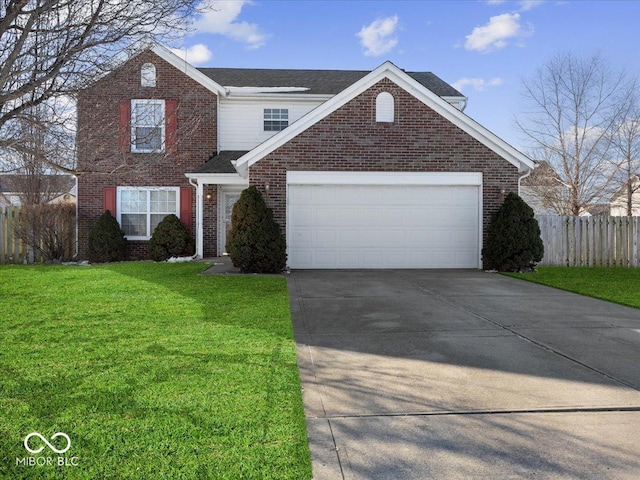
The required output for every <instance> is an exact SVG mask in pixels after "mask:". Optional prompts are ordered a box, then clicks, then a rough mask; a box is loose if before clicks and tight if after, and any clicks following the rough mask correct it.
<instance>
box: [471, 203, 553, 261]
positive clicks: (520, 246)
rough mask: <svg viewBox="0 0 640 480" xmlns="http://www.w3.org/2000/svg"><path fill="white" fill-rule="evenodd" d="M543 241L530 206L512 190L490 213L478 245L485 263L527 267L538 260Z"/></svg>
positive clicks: (541, 252) (540, 257)
mask: <svg viewBox="0 0 640 480" xmlns="http://www.w3.org/2000/svg"><path fill="white" fill-rule="evenodd" d="M543 255H544V244H543V243H542V239H541V238H540V226H539V225H538V221H537V220H536V219H535V218H534V217H533V210H532V209H531V207H530V206H529V205H527V204H526V202H525V201H524V200H522V199H521V198H520V197H519V196H518V195H516V194H515V193H509V194H508V195H507V197H506V198H505V199H504V202H503V203H502V205H501V207H500V209H499V210H498V211H497V212H496V213H495V214H494V216H493V218H492V220H491V223H490V224H489V228H488V229H487V243H486V245H485V247H484V248H483V249H482V256H483V260H484V262H485V266H487V267H489V268H495V269H497V270H500V271H519V270H526V269H530V268H532V267H534V266H535V264H536V263H537V262H539V261H540V260H542V256H543Z"/></svg>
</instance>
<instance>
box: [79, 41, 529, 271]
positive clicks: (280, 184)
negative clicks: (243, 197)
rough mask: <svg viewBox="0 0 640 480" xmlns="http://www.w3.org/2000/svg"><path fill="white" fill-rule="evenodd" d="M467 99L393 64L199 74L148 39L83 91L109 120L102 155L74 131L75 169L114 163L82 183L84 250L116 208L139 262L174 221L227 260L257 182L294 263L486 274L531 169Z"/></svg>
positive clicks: (91, 115)
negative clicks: (497, 228) (500, 222)
mask: <svg viewBox="0 0 640 480" xmlns="http://www.w3.org/2000/svg"><path fill="white" fill-rule="evenodd" d="M151 79H152V80H153V81H151ZM151 84H153V85H151ZM466 100H467V99H466V98H465V97H464V96H463V95H461V94H460V93H459V92H458V91H456V90H455V89H453V88H452V87H451V86H450V85H448V84H447V83H445V82H443V81H442V80H440V79H439V78H438V77H436V76H435V75H433V74H431V73H428V72H405V71H403V70H401V69H399V68H398V67H396V66H395V65H393V64H392V63H390V62H385V63H384V64H382V65H380V66H379V67H378V68H376V69H375V70H373V71H371V72H363V71H327V70H318V71H313V70H253V69H223V68H201V69H196V68H193V67H192V66H190V65H188V64H187V63H185V62H184V61H183V60H180V59H179V58H177V57H176V56H175V55H174V54H173V53H171V52H170V51H168V50H166V49H165V48H163V47H161V46H154V47H152V48H150V49H148V50H145V51H143V52H141V53H140V54H138V55H136V56H134V57H133V58H132V59H130V60H129V61H128V62H126V63H125V64H123V65H121V66H120V67H119V68H117V69H116V70H114V71H113V72H112V73H111V74H110V75H108V76H107V77H104V78H103V79H100V80H98V81H97V82H96V83H95V84H93V85H92V86H91V87H89V88H88V89H87V90H85V91H84V92H83V93H82V95H81V96H80V99H79V106H78V115H79V126H83V125H87V126H91V125H94V126H95V127H96V128H97V126H98V125H99V124H107V125H111V126H112V127H111V128H106V132H105V134H104V135H98V141H97V146H98V147H99V148H92V142H91V141H89V139H88V137H89V135H88V134H83V131H85V130H86V131H91V130H92V129H91V128H89V129H86V128H80V129H79V134H78V150H79V162H80V164H81V166H86V167H90V166H91V165H94V164H95V163H96V162H100V161H102V162H104V161H105V159H107V161H106V164H107V166H110V167H113V168H112V172H110V173H108V174H104V173H101V174H93V173H87V174H86V175H82V176H81V178H80V181H79V217H80V241H81V252H83V249H82V247H83V246H86V237H87V235H88V231H89V229H90V225H91V224H92V222H93V221H95V218H97V216H98V215H99V214H100V213H101V212H102V211H104V210H105V209H110V210H112V211H115V215H116V218H118V220H119V221H120V223H121V225H122V226H123V228H124V229H125V233H127V236H128V237H129V238H130V240H131V241H132V243H133V245H134V249H133V250H134V252H135V253H136V254H137V255H139V256H143V255H144V253H145V248H146V243H147V242H148V238H149V237H150V234H151V232H152V229H153V227H154V225H157V223H158V221H159V219H161V218H162V217H163V216H164V215H165V214H167V213H176V214H178V216H179V217H180V218H181V220H182V221H183V222H184V223H185V224H187V225H188V226H189V227H190V228H191V229H192V232H193V234H194V235H195V238H196V249H197V251H196V254H197V255H198V256H199V257H208V256H218V255H222V254H223V253H224V249H225V242H226V234H227V232H228V231H229V229H230V228H231V225H230V213H231V209H232V207H233V203H234V202H235V200H237V198H238V197H239V194H240V192H241V191H242V189H244V188H246V187H247V186H248V185H256V186H257V187H258V189H259V190H260V191H261V192H262V193H263V195H264V197H265V199H266V201H267V204H268V205H269V206H270V207H271V208H273V211H274V216H275V218H276V220H277V221H278V222H279V223H280V225H281V226H282V228H283V231H284V232H285V234H286V239H287V253H288V264H289V266H290V267H291V268H481V267H482V262H481V249H482V241H483V232H484V231H485V230H486V227H487V225H488V223H489V220H490V218H491V215H492V213H493V212H494V211H495V210H497V208H498V207H499V205H500V204H501V202H502V199H503V197H504V195H505V194H506V193H508V192H517V191H518V184H519V178H520V177H522V176H524V175H526V174H527V173H528V172H529V171H530V170H531V169H532V168H533V162H532V161H531V160H530V159H529V158H527V157H526V156H525V155H523V154H522V153H520V152H518V151H517V150H516V149H514V148H513V147H511V146H510V145H508V144H507V143H506V142H504V141H503V140H501V139H500V138H498V137H497V136H495V135H494V134H492V133H491V132H489V131H488V130H487V129H485V128H484V127H482V126H481V125H479V124H478V123H476V122H475V121H474V120H472V119H471V118H469V117H468V116H467V115H465V114H464V113H463V112H462V108H463V106H464V105H465V104H466ZM143 119H144V121H143ZM96 128H94V129H93V130H94V131H97V130H96ZM93 143H96V142H95V141H94V142H93ZM116 159H118V161H119V162H121V164H122V165H125V166H126V167H123V168H119V164H118V163H117V161H116ZM87 169H88V168H87ZM83 242H84V244H83Z"/></svg>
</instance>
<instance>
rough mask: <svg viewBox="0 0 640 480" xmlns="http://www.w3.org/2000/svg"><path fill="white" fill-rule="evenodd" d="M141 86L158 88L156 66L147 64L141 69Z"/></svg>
mask: <svg viewBox="0 0 640 480" xmlns="http://www.w3.org/2000/svg"><path fill="white" fill-rule="evenodd" d="M140 86H142V87H155V86H156V66H155V65H154V64H153V63H145V64H144V65H142V68H141V69H140Z"/></svg>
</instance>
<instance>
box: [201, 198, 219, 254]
mask: <svg viewBox="0 0 640 480" xmlns="http://www.w3.org/2000/svg"><path fill="white" fill-rule="evenodd" d="M208 195H210V198H207V196H208ZM203 202H204V205H203V210H204V215H203V216H204V221H203V237H204V238H203V248H204V251H203V254H204V256H205V257H217V256H218V255H219V253H218V186H217V185H204V199H203ZM220 253H221V252H220Z"/></svg>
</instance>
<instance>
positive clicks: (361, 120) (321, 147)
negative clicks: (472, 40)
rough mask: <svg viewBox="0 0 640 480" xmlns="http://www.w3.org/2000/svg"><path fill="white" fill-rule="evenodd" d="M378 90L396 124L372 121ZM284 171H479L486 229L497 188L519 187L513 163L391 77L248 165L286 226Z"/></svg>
mask: <svg viewBox="0 0 640 480" xmlns="http://www.w3.org/2000/svg"><path fill="white" fill-rule="evenodd" d="M382 91H388V92H389V93H391V94H392V95H393V97H394V99H395V121H394V122H393V123H377V122H376V121H375V103H376V96H377V95H378V93H380V92H382ZM287 170H292V171H295V170H304V171H313V170H345V171H399V172H482V173H483V203H484V214H483V228H484V231H485V232H486V228H487V226H488V223H489V221H490V219H491V215H492V213H493V212H494V211H496V210H497V208H498V207H499V206H500V204H501V203H502V200H503V196H502V195H501V191H502V190H503V189H504V191H505V192H507V193H508V192H517V188H518V171H517V168H516V167H515V166H513V165H512V164H510V163H509V162H507V161H506V160H504V159H503V158H502V157H500V156H498V155H497V154H496V153H494V152H493V151H491V150H490V149H489V148H487V147H486V146H484V145H482V144H481V143H480V142H478V141H477V140H475V139H474V138H473V137H471V136H470V135H468V134H467V133H465V132H463V131H462V130H460V129H459V128H458V127H456V126H455V125H453V124H452V123H450V122H449V121H448V120H446V119H445V118H443V117H442V116H440V115H438V114H437V113H436V112H434V111H433V110H432V109H430V108H429V107H427V106H426V105H424V104H423V103H422V102H420V101H419V100H417V99H416V98H415V97H413V96H411V95H410V94H409V93H407V92H406V91H404V90H403V89H402V88H400V87H398V86H397V85H396V84H394V83H393V82H391V81H390V80H388V79H384V80H382V81H381V82H379V83H378V84H376V85H374V86H373V87H371V88H370V89H368V90H367V91H366V92H364V93H362V94H361V95H359V96H357V97H356V98H354V99H353V100H352V101H350V102H348V103H347V104H346V105H344V106H343V107H341V108H340V109H338V110H336V111H335V112H333V113H332V114H330V115H329V116H328V117H326V118H324V119H323V120H321V121H320V122H318V123H317V124H316V125H314V126H312V127H310V128H309V129H307V130H306V131H304V132H303V133H301V134H300V135H298V136H297V137H296V138H294V139H292V140H291V141H289V142H287V144H286V145H283V146H282V147H280V148H279V149H277V150H276V151H274V152H273V153H271V154H270V155H268V156H267V157H265V158H264V159H262V160H260V161H259V162H257V163H256V164H254V165H253V166H252V167H251V168H250V175H249V179H250V183H251V184H252V185H256V186H257V187H258V188H259V189H260V190H261V191H262V193H263V195H265V199H266V201H267V204H268V205H269V206H270V207H271V208H273V211H274V217H275V219H276V221H277V222H278V223H280V225H281V226H282V228H283V230H285V213H286V172H287ZM265 184H269V192H268V194H267V193H266V192H265V190H264V185H265Z"/></svg>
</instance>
